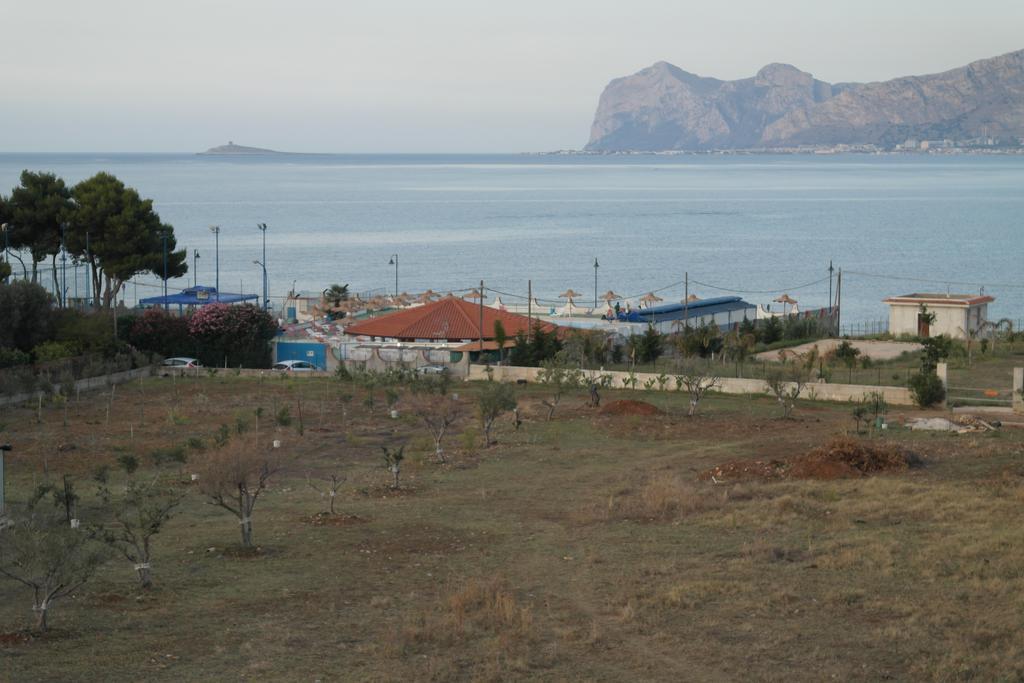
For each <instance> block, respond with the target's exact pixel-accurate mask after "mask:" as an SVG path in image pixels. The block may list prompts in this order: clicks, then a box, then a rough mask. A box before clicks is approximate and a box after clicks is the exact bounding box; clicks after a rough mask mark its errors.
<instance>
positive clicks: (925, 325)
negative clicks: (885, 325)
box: [884, 294, 995, 339]
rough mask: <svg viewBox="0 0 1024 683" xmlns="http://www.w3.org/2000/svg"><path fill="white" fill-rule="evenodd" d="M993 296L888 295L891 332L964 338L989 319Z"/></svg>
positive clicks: (886, 300)
mask: <svg viewBox="0 0 1024 683" xmlns="http://www.w3.org/2000/svg"><path fill="white" fill-rule="evenodd" d="M993 301H995V299H994V298H993V297H991V296H986V295H977V296H975V295H971V294H907V295H905V296H893V297H889V298H888V299H885V301H884V303H887V304H889V332H891V333H892V334H895V335H901V334H909V335H915V336H918V337H930V336H938V335H940V334H947V335H949V336H950V337H952V338H954V339H964V338H965V337H966V336H967V334H968V332H975V331H977V330H978V329H980V328H981V326H982V325H983V324H984V323H985V322H986V321H987V320H988V305H989V304H990V303H991V302H993Z"/></svg>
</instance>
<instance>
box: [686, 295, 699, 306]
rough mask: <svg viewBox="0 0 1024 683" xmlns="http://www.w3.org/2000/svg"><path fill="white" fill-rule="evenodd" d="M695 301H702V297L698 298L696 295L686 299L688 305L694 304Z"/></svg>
mask: <svg viewBox="0 0 1024 683" xmlns="http://www.w3.org/2000/svg"><path fill="white" fill-rule="evenodd" d="M694 301H700V297H699V296H697V295H696V294H691V295H690V296H688V297H686V303H688V304H689V303H693V302H694Z"/></svg>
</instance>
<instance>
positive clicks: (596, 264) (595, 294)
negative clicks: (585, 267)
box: [594, 256, 601, 311]
mask: <svg viewBox="0 0 1024 683" xmlns="http://www.w3.org/2000/svg"><path fill="white" fill-rule="evenodd" d="M600 267H601V266H600V264H599V263H598V262H597V257H596V256H595V257H594V310H595V311H596V310H597V269H598V268H600Z"/></svg>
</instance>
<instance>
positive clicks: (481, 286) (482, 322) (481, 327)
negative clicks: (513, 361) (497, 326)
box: [480, 280, 484, 358]
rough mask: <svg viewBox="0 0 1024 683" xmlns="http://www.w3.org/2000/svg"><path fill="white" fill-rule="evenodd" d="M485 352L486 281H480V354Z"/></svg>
mask: <svg viewBox="0 0 1024 683" xmlns="http://www.w3.org/2000/svg"><path fill="white" fill-rule="evenodd" d="M483 353H484V281H483V280H481V281H480V356H481V358H482V357H483Z"/></svg>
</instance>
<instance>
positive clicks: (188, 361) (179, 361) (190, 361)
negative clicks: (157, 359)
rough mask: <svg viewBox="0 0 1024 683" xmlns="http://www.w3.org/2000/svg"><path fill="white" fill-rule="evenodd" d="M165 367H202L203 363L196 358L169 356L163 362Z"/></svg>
mask: <svg viewBox="0 0 1024 683" xmlns="http://www.w3.org/2000/svg"><path fill="white" fill-rule="evenodd" d="M163 365H164V367H165V368H201V367H203V364H202V363H200V362H199V361H198V360H196V359H195V358H185V357H177V358H167V359H165V360H164V363H163Z"/></svg>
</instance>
